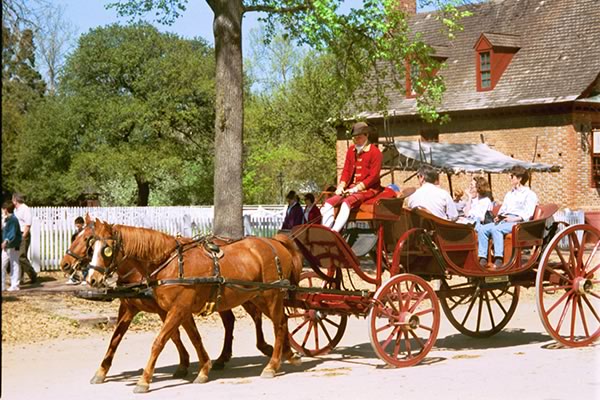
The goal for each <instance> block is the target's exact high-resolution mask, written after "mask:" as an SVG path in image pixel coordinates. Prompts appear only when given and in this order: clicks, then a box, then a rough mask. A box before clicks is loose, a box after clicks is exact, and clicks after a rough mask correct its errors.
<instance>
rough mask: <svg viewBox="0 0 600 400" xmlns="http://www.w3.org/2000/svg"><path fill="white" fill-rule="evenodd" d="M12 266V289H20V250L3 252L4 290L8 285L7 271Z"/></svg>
mask: <svg viewBox="0 0 600 400" xmlns="http://www.w3.org/2000/svg"><path fill="white" fill-rule="evenodd" d="M9 264H10V287H11V288H14V289H18V288H19V285H20V284H21V266H20V265H19V249H5V250H2V290H5V285H6V283H5V282H6V269H7V267H8V265H9Z"/></svg>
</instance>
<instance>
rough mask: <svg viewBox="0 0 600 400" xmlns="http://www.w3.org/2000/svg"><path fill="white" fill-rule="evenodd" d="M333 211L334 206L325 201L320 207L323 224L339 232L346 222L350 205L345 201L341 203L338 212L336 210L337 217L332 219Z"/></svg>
mask: <svg viewBox="0 0 600 400" xmlns="http://www.w3.org/2000/svg"><path fill="white" fill-rule="evenodd" d="M334 211H335V208H334V207H333V206H332V205H331V204H329V203H325V204H324V205H323V207H321V216H322V217H323V225H325V226H326V227H328V228H331V230H333V231H336V232H339V231H341V230H342V229H343V228H344V226H345V225H346V222H347V221H348V217H349V216H350V207H349V206H348V204H346V203H342V205H341V207H340V212H338V215H337V218H335V219H334V216H333V214H334Z"/></svg>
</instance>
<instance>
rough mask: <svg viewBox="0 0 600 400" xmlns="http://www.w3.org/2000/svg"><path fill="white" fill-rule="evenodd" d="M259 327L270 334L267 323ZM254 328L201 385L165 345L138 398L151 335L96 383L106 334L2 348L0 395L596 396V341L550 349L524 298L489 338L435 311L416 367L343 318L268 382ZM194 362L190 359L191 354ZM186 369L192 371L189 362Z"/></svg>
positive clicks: (290, 398)
mask: <svg viewBox="0 0 600 400" xmlns="http://www.w3.org/2000/svg"><path fill="white" fill-rule="evenodd" d="M199 328H200V332H201V334H202V335H203V339H204V342H205V345H206V347H207V350H208V352H209V354H210V355H211V356H212V357H213V358H214V357H216V356H217V355H218V354H219V351H220V346H221V339H222V328H221V327H219V326H214V325H212V324H210V325H207V324H201V325H200V326H199ZM265 328H266V329H268V332H267V333H269V334H270V333H271V326H270V323H266V324H265ZM253 332H254V331H253V328H252V327H251V326H250V322H249V320H248V319H244V320H241V321H238V325H237V329H236V333H235V342H234V357H235V358H234V359H233V360H232V361H231V362H230V364H229V365H228V367H227V368H226V369H225V370H224V371H212V372H211V375H210V378H211V380H210V381H209V382H208V383H206V384H203V385H195V384H192V383H191V381H192V380H193V379H194V376H193V375H192V374H190V375H189V376H188V377H187V378H186V379H173V378H172V377H171V374H172V373H173V372H174V371H175V368H176V365H177V360H178V358H177V354H176V351H175V347H174V346H173V345H172V344H171V343H169V344H168V345H167V347H166V348H165V351H164V352H163V354H162V355H161V357H160V358H159V360H158V363H157V369H156V375H155V379H154V382H153V383H152V384H151V386H150V390H151V391H150V392H149V393H147V394H141V395H138V394H135V395H134V394H133V387H134V385H135V382H136V381H137V378H138V377H139V375H140V373H141V368H143V366H144V365H145V363H146V361H147V357H148V355H149V351H150V346H151V343H152V339H153V337H154V335H155V334H154V333H133V332H130V333H128V335H127V336H126V337H125V339H124V341H123V343H122V345H121V348H120V349H119V351H118V352H117V355H116V358H115V361H114V364H113V367H112V369H111V371H110V372H109V376H108V378H107V382H106V383H104V384H101V385H91V384H89V380H90V378H91V377H92V375H93V374H94V372H95V370H96V368H97V367H98V364H99V363H100V360H101V357H102V356H103V354H104V351H105V350H106V347H107V345H108V339H109V336H110V334H107V333H105V334H96V335H93V336H90V337H88V338H84V339H69V340H60V341H58V340H55V341H50V342H46V343H43V344H31V345H3V349H2V399H7V400H19V399H27V400H36V399H64V400H68V399H78V400H81V399H86V400H90V399H114V400H117V399H119V400H120V399H131V398H144V399H148V400H151V399H165V398H173V399H199V398H205V399H285V400H295V399H302V400H304V399H327V400H332V399H345V400H349V399H357V398H363V399H364V398H366V399H379V398H382V399H436V400H438V399H439V400H441V399H461V400H468V399H478V400H479V399H486V400H490V399H503V400H505V399H515V400H516V399H536V400H537V399H540V400H542V399H547V400H550V399H552V400H556V399H565V400H566V399H575V398H576V399H590V400H591V399H600V351H599V346H598V344H596V346H592V347H585V348H579V349H568V348H560V347H558V346H557V345H556V344H555V342H554V341H552V340H551V339H550V337H549V336H548V335H547V334H546V333H545V331H544V329H543V326H542V324H541V322H540V320H539V318H538V316H537V312H536V307H535V303H534V302H533V300H531V299H523V300H522V301H521V302H520V304H519V306H518V308H517V312H516V314H515V316H514V317H513V319H512V320H511V322H510V323H509V324H508V326H507V327H506V328H505V330H504V331H503V332H501V333H500V334H498V335H496V336H494V337H492V338H489V339H480V340H477V339H471V338H468V337H465V336H463V335H461V334H459V333H457V332H456V331H455V330H454V328H452V327H451V326H450V324H449V323H448V322H447V321H446V320H445V318H444V317H442V326H441V329H440V334H439V336H438V341H437V344H436V347H435V348H434V349H433V350H432V351H431V352H430V353H429V355H428V357H427V358H426V359H425V362H423V363H422V364H421V365H418V366H416V367H411V368H405V369H388V368H386V367H385V366H384V364H383V362H382V361H380V360H379V359H378V358H376V357H375V355H374V352H373V351H372V349H371V346H370V343H369V335H368V332H367V324H366V321H365V320H358V319H356V318H351V319H350V321H349V327H348V329H347V331H346V334H345V336H344V338H343V339H342V341H341V343H340V346H339V348H338V349H336V350H335V351H334V352H333V353H332V354H329V355H327V356H324V357H320V358H306V357H305V358H304V359H303V364H302V365H301V366H300V367H294V366H291V365H287V364H286V365H284V366H283V368H282V372H281V374H280V375H278V376H277V377H276V378H275V379H270V380H268V379H261V378H260V377H259V375H260V372H261V370H262V368H263V366H264V365H265V363H266V358H264V357H263V356H262V355H260V354H259V352H258V351H257V350H256V349H255V347H254V337H253ZM271 337H272V335H269V340H270V341H272V339H271ZM186 344H188V348H189V349H191V346H190V345H189V342H187V341H186ZM192 360H194V361H195V360H197V358H196V356H195V354H194V355H192ZM192 371H193V373H196V372H197V363H193V364H192Z"/></svg>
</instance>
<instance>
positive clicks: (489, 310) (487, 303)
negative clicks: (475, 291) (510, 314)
mask: <svg viewBox="0 0 600 400" xmlns="http://www.w3.org/2000/svg"><path fill="white" fill-rule="evenodd" d="M491 294H492V295H493V292H492V293H491ZM496 301H497V300H496ZM485 304H486V305H487V309H488V314H489V315H490V323H491V324H492V329H495V328H496V322H495V321H494V313H493V312H492V306H491V304H490V301H489V298H488V295H487V293H485ZM505 315H506V313H505Z"/></svg>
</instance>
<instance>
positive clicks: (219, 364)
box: [60, 215, 273, 384]
mask: <svg viewBox="0 0 600 400" xmlns="http://www.w3.org/2000/svg"><path fill="white" fill-rule="evenodd" d="M93 234H94V229H93V223H92V221H91V219H90V218H89V216H88V215H86V228H85V229H84V230H83V231H82V232H81V233H80V234H79V235H78V236H77V237H76V238H75V240H74V241H73V243H71V246H70V247H69V249H68V250H67V253H66V254H65V255H64V256H63V258H62V259H61V261H60V266H61V269H62V270H63V272H67V273H69V274H72V273H78V272H79V273H81V270H82V269H84V268H87V264H89V261H90V260H91V258H90V257H88V243H89V241H90V239H91V238H92V237H93ZM136 263H139V261H138V260H134V259H128V260H125V261H124V262H123V264H122V265H121V266H120V268H121V269H123V270H128V271H130V272H129V274H127V275H125V274H123V277H122V278H120V279H119V281H118V285H131V284H133V285H135V284H140V283H142V282H143V280H144V277H143V276H142V275H141V274H140V272H139V271H138V269H137V267H136V265H135V264H136ZM242 307H244V309H245V310H246V311H247V312H248V314H249V315H250V316H251V317H252V320H253V321H254V324H255V328H256V347H257V348H258V349H259V350H260V351H261V352H262V353H263V354H265V355H266V356H269V357H270V356H271V355H272V354H273V347H272V346H271V345H269V344H268V343H266V342H265V338H264V334H263V331H262V314H261V312H260V311H259V310H258V309H257V308H256V307H255V306H254V305H253V304H252V303H249V302H248V303H244V304H242ZM141 311H143V312H147V313H153V314H158V315H159V317H160V318H161V320H162V321H163V322H164V320H165V317H166V315H167V313H166V311H165V310H163V309H161V308H160V307H159V306H158V304H157V303H156V301H155V300H154V299H153V298H152V297H142V298H120V305H119V312H118V317H117V324H116V326H115V330H114V332H113V335H112V337H111V340H110V342H109V346H108V349H107V351H106V354H105V355H104V358H103V359H102V362H101V364H100V367H99V368H98V370H97V371H96V373H95V375H94V377H93V378H92V379H91V381H90V383H93V384H97V383H103V382H104V381H105V379H106V375H107V374H108V371H109V369H110V367H111V365H112V361H113V358H114V355H115V353H116V351H117V347H118V346H119V344H120V342H121V340H122V339H123V337H124V336H125V333H126V332H127V330H128V329H129V326H130V324H131V322H132V321H133V318H134V317H135V316H136V315H137V314H138V313H140V312H141ZM219 316H220V317H221V320H222V322H223V326H224V328H225V337H224V341H223V349H222V351H221V354H220V355H219V357H218V358H217V359H216V360H215V362H214V363H213V368H215V369H222V368H224V366H225V363H226V362H227V361H229V360H230V359H231V356H232V343H233V329H234V325H235V316H234V315H233V312H232V311H231V310H227V311H222V312H219ZM171 340H172V341H173V343H174V344H175V347H176V348H177V351H178V353H179V366H178V367H177V370H176V371H175V373H174V374H173V377H175V378H182V377H185V376H186V375H187V373H188V368H189V365H190V358H189V354H188V352H187V350H186V349H185V347H184V345H183V343H182V341H181V338H180V335H179V330H178V329H177V330H175V331H174V333H173V336H172V337H171Z"/></svg>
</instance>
